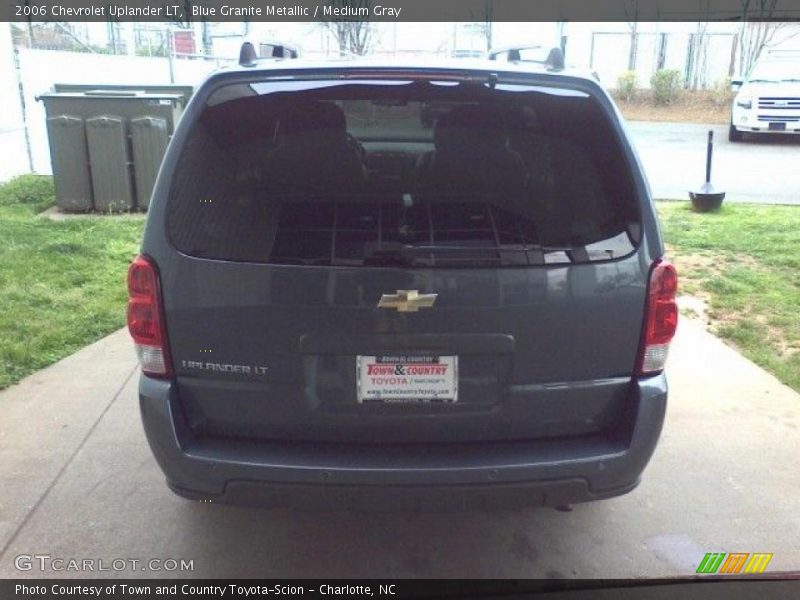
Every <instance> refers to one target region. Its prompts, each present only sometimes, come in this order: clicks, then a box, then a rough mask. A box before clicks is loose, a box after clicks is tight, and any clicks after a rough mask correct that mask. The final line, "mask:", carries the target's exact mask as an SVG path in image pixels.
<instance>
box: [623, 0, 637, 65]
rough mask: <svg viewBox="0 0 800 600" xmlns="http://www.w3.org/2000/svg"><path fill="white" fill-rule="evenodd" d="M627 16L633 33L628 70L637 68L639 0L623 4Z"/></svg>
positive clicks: (629, 27) (629, 29)
mask: <svg viewBox="0 0 800 600" xmlns="http://www.w3.org/2000/svg"><path fill="white" fill-rule="evenodd" d="M623 10H624V11H625V16H626V17H627V18H628V31H630V35H631V43H630V49H629V50H628V70H629V71H635V70H636V55H637V54H638V51H639V48H638V46H639V0H625V4H624V5H623Z"/></svg>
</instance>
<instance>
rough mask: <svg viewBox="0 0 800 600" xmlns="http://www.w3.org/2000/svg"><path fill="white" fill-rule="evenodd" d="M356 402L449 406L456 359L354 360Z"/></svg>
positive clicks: (454, 392) (453, 391) (454, 386)
mask: <svg viewBox="0 0 800 600" xmlns="http://www.w3.org/2000/svg"><path fill="white" fill-rule="evenodd" d="M356 381H357V382H358V394H357V397H358V402H360V403H366V402H380V403H384V404H395V403H396V404H423V403H444V404H452V403H454V402H457V401H458V357H457V356H408V355H395V356H388V355H386V356H357V357H356Z"/></svg>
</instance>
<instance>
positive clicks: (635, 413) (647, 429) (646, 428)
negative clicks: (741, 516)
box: [139, 374, 667, 509]
mask: <svg viewBox="0 0 800 600" xmlns="http://www.w3.org/2000/svg"><path fill="white" fill-rule="evenodd" d="M630 390H631V391H630V394H631V398H630V400H631V401H630V402H629V403H628V406H629V407H630V409H629V411H628V414H625V415H623V418H622V419H621V422H620V426H619V428H618V430H615V431H613V432H608V433H607V434H606V435H603V436H588V437H580V438H562V439H553V440H546V441H542V440H537V441H530V442H528V441H515V442H503V443H489V442H481V443H474V444H465V443H459V444H405V445H403V444H352V445H351V444H335V443H301V442H295V443H287V442H258V443H256V442H248V441H235V440H225V439H198V438H195V436H193V434H192V432H191V431H190V430H189V428H188V426H187V424H186V421H185V419H184V417H183V414H182V412H181V410H180V407H179V404H178V402H177V398H176V391H175V387H174V386H173V384H172V383H171V382H169V381H162V380H156V379H151V378H149V377H145V376H142V377H141V380H140V386H139V398H140V408H141V414H142V420H143V423H144V429H145V433H146V434H147V439H148V442H149V444H150V447H151V449H152V451H153V454H154V455H155V457H156V460H157V461H158V464H159V466H160V467H161V469H162V470H163V471H164V473H165V475H166V477H167V482H168V485H169V486H170V488H171V489H172V490H173V491H175V492H176V493H178V494H180V495H182V496H185V497H188V498H193V499H197V500H206V501H208V500H211V501H213V502H228V503H235V504H258V505H269V506H282V505H283V506H307V507H310V508H327V509H330V508H386V507H389V508H417V507H420V508H473V507H474V508H478V507H510V506H530V505H541V506H557V505H560V504H565V503H572V502H585V501H590V500H597V499H601V498H608V497H611V496H617V495H620V494H624V493H626V492H628V491H630V490H632V489H633V488H634V487H636V485H637V484H638V482H639V478H640V476H641V473H642V471H643V470H644V468H645V466H646V465H647V463H648V461H649V460H650V457H651V456H652V453H653V451H654V449H655V446H656V443H657V441H658V438H659V435H660V433H661V428H662V425H663V421H664V414H665V410H666V400H667V384H666V379H665V377H664V375H663V374H660V375H656V376H653V377H649V378H646V379H642V380H638V381H634V382H633V383H632V384H631V388H630Z"/></svg>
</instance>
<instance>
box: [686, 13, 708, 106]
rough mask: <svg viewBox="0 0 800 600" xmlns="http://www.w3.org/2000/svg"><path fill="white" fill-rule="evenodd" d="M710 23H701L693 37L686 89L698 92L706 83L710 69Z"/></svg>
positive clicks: (698, 24)
mask: <svg viewBox="0 0 800 600" xmlns="http://www.w3.org/2000/svg"><path fill="white" fill-rule="evenodd" d="M707 30H708V21H699V22H698V23H697V28H696V29H695V33H694V35H693V37H692V45H691V49H690V55H689V65H690V66H689V72H688V73H687V77H686V87H687V88H689V89H690V90H696V89H697V88H698V87H702V85H703V84H704V83H705V73H706V69H707V67H708V36H707V35H706V31H707Z"/></svg>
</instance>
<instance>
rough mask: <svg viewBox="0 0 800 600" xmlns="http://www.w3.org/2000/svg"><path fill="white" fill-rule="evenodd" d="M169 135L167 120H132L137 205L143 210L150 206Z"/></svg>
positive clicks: (151, 118) (146, 118)
mask: <svg viewBox="0 0 800 600" xmlns="http://www.w3.org/2000/svg"><path fill="white" fill-rule="evenodd" d="M168 142H169V134H168V133H167V121H166V119H160V118H157V117H140V118H138V119H131V144H132V146H133V167H134V175H135V181H136V204H137V206H138V207H139V208H141V209H142V210H147V208H148V207H149V206H150V195H151V194H152V193H153V184H155V182H156V175H158V170H159V168H161V159H162V158H163V157H164V152H166V150H167V143H168Z"/></svg>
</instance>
